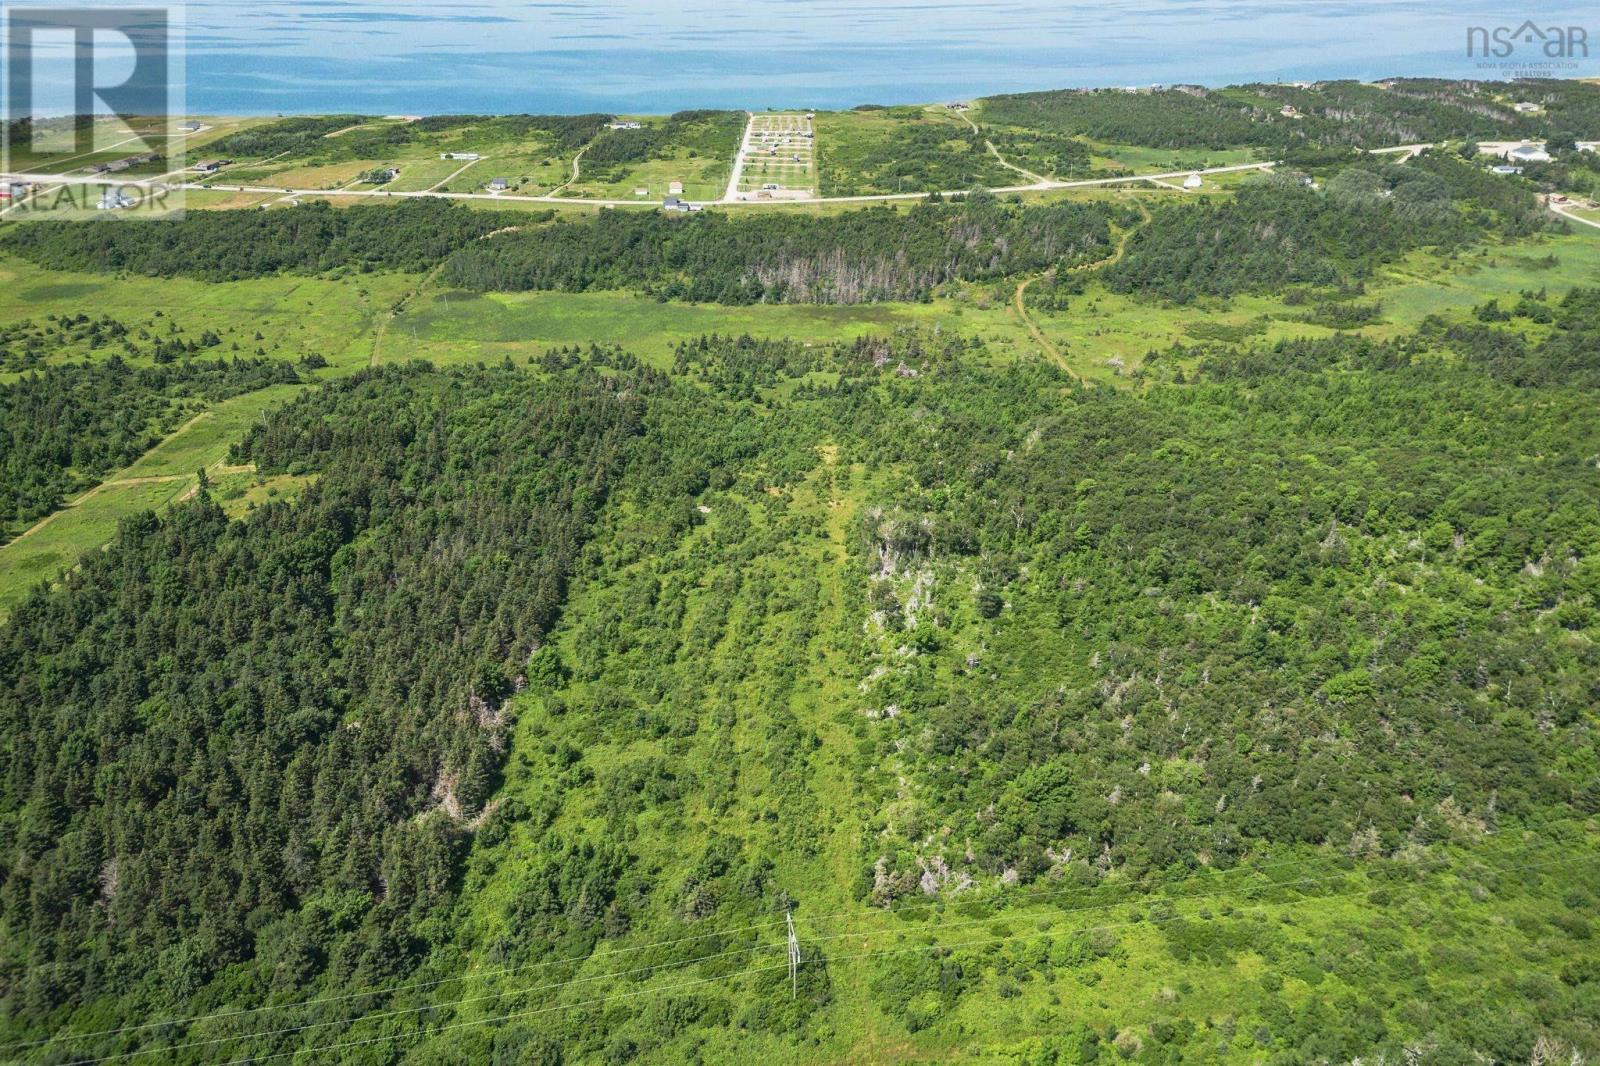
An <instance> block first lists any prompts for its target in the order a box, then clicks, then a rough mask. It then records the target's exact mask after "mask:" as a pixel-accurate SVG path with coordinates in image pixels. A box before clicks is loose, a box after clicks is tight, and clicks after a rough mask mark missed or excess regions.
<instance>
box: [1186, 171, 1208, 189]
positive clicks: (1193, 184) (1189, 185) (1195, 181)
mask: <svg viewBox="0 0 1600 1066" xmlns="http://www.w3.org/2000/svg"><path fill="white" fill-rule="evenodd" d="M1204 184H1205V182H1204V181H1202V180H1200V175H1198V174H1190V175H1189V176H1188V177H1187V178H1184V179H1183V187H1184V188H1185V189H1189V190H1194V189H1198V188H1200V187H1201V186H1202V185H1204Z"/></svg>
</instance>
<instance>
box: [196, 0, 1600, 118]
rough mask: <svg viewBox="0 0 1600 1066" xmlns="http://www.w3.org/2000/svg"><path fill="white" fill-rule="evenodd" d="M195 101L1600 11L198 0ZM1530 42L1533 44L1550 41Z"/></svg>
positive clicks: (1422, 6) (827, 70)
mask: <svg viewBox="0 0 1600 1066" xmlns="http://www.w3.org/2000/svg"><path fill="white" fill-rule="evenodd" d="M185 17H186V21H187V40H188V46H187V47H188V78H187V95H188V108H189V110H190V111H191V112H195V113H240V114H274V113H294V112H330V111H359V112H364V113H379V114H388V113H407V114H412V113H442V112H504V111H532V112H574V111H594V110H598V111H615V112H664V111H671V110H677V109H680V108H686V107H702V106H710V107H748V108H764V107H796V106H809V107H819V108H838V107H849V106H852V105H855V104H860V103H884V104H890V103H902V102H916V101H930V100H944V99H950V98H964V97H970V96H977V95H983V94H988V93H996V92H1010V91H1022V90H1029V89H1044V88H1061V87H1074V86H1126V85H1140V86H1142V85H1149V84H1152V83H1172V82H1199V83H1202V84H1210V85H1217V84H1226V83H1232V82H1243V81H1268V80H1271V81H1275V80H1293V79H1317V78H1335V77H1339V78H1345V77H1349V78H1363V79H1376V78H1381V77H1384V76H1388V75H1437V76H1452V77H1454V76H1473V77H1485V78H1494V77H1504V76H1510V75H1514V74H1517V73H1536V74H1537V73H1549V74H1553V75H1555V76H1561V77H1572V76H1592V75H1595V74H1597V73H1600V65H1597V64H1596V63H1595V62H1592V61H1590V60H1589V59H1587V57H1583V56H1576V57H1573V59H1572V60H1571V61H1570V62H1567V63H1564V64H1556V65H1553V66H1552V67H1551V68H1550V69H1548V70H1545V69H1533V70H1528V69H1518V68H1516V67H1513V66H1512V65H1511V64H1505V63H1499V64H1496V63H1490V64H1487V65H1485V63H1484V61H1483V60H1482V59H1474V58H1471V57H1469V55H1468V52H1467V36H1468V33H1469V30H1470V29H1471V28H1472V27H1474V26H1502V25H1507V24H1511V25H1515V24H1517V23H1520V22H1522V21H1523V20H1525V19H1530V18H1531V19H1533V20H1534V21H1535V22H1537V23H1538V24H1540V25H1559V26H1583V25H1584V24H1585V23H1586V20H1587V21H1592V22H1593V23H1594V24H1595V29H1596V31H1597V32H1596V33H1595V34H1594V35H1593V36H1594V37H1595V48H1596V50H1597V58H1600V16H1596V14H1595V9H1594V7H1593V5H1589V4H1582V5H1580V4H1574V3H1564V2H1556V3H1551V2H1548V0H1542V2H1541V3H1540V4H1539V5H1537V9H1535V8H1534V7H1533V6H1531V5H1525V6H1524V7H1523V8H1522V9H1519V8H1518V6H1517V5H1516V4H1515V3H1513V4H1511V5H1507V4H1505V3H1503V2H1499V0H1465V2H1458V3H1452V4H1448V5H1445V4H1439V3H1436V2H1432V0H1426V2H1425V0H1370V2H1353V0H1346V2H1337V0H1336V2H1327V3H1322V2H1290V0H1222V2H1215V0H1212V2H1200V0H1101V2H1095V3H1082V2H1060V0H964V2H958V0H877V2H872V3H859V2H855V0H739V2H732V0H684V2H682V3H676V4H664V3H652V2H642V0H587V2H585V0H533V2H512V0H484V2H481V3H442V4H441V3H420V2H413V0H251V2H248V3H246V2H243V0H191V2H190V3H188V4H187V7H186V15H185ZM1540 58H1541V57H1539V56H1537V55H1535V54H1534V52H1533V50H1532V48H1531V47H1528V48H1524V49H1522V50H1521V51H1519V53H1518V55H1517V57H1516V61H1517V63H1519V64H1527V63H1528V62H1529V61H1531V60H1532V61H1536V60H1539V59H1540Z"/></svg>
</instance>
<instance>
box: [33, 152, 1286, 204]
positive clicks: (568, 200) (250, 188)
mask: <svg viewBox="0 0 1600 1066" xmlns="http://www.w3.org/2000/svg"><path fill="white" fill-rule="evenodd" d="M1276 165H1277V164H1276V163H1274V162H1265V163H1235V164H1233V165H1232V166H1226V167H1206V168H1204V169H1202V170H1169V171H1163V172H1162V173H1159V174H1129V175H1127V176H1125V177H1118V178H1083V179H1080V180H1078V181H1036V182H1034V183H1032V184H1030V185H1007V186H1004V187H1001V188H998V189H991V190H989V191H990V192H994V193H1014V192H1054V191H1056V190H1059V189H1092V188H1099V187H1103V186H1107V185H1127V184H1130V183H1135V182H1147V181H1161V180H1163V179H1168V178H1187V177H1188V176H1189V175H1190V174H1235V173H1239V172H1241V171H1246V170H1270V169H1271V168H1272V167H1274V166H1276ZM28 177H29V178H30V179H31V180H32V181H35V182H40V181H48V182H60V183H64V184H99V185H129V186H137V187H144V186H150V185H159V184H164V183H162V182H158V181H147V180H138V181H135V180H128V181H117V180H114V179H91V178H89V177H87V176H85V175H81V174H33V175H28ZM176 188H179V189H187V190H191V191H199V190H204V189H211V190H214V191H218V192H245V193H263V194H268V195H271V194H276V195H279V196H325V197H336V196H341V197H342V196H357V197H379V198H394V199H405V198H408V197H418V196H433V197H437V198H439V199H442V200H498V201H501V202H513V203H531V204H564V205H566V206H568V207H584V206H588V207H649V208H654V207H655V206H656V205H655V204H654V203H653V202H648V201H646V202H641V201H639V200H603V199H589V198H581V197H576V196H550V195H544V196H519V195H515V194H511V193H502V194H499V195H496V194H494V193H472V192H385V191H383V190H382V189H291V188H285V187H284V186H281V185H225V184H221V183H217V182H205V183H201V182H190V183H186V184H183V185H178V186H176ZM969 191H970V190H967V189H947V190H944V191H942V192H941V193H940V195H941V196H945V197H951V196H964V195H966V193H967V192H969ZM927 197H928V194H927V193H925V192H898V193H877V194H874V195H869V196H821V197H812V198H811V199H808V200H731V201H724V200H712V201H708V202H705V205H706V206H711V205H714V204H726V205H727V206H738V207H750V206H756V207H773V206H779V205H785V204H787V205H794V204H863V203H886V202H890V201H896V200H899V201H911V200H924V199H926V198H927Z"/></svg>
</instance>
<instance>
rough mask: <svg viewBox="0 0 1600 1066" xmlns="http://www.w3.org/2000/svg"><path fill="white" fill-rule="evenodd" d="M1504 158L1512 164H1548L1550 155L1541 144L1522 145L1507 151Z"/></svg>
mask: <svg viewBox="0 0 1600 1066" xmlns="http://www.w3.org/2000/svg"><path fill="white" fill-rule="evenodd" d="M1506 158H1507V159H1508V160H1510V161H1511V162H1513V163H1548V162H1550V153H1549V152H1547V151H1545V150H1544V145H1542V144H1523V145H1518V146H1517V147H1516V148H1512V149H1510V150H1509V151H1507V152H1506Z"/></svg>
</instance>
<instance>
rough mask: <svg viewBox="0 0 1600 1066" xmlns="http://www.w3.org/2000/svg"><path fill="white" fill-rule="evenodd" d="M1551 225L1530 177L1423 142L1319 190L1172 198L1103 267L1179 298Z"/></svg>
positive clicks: (1300, 278) (1354, 274) (1253, 287)
mask: <svg viewBox="0 0 1600 1066" xmlns="http://www.w3.org/2000/svg"><path fill="white" fill-rule="evenodd" d="M1546 225H1548V222H1547V221H1546V219H1545V218H1544V216H1543V215H1542V213H1541V210H1540V207H1539V203H1538V201H1537V199H1536V197H1535V195H1534V192H1533V190H1532V189H1531V188H1530V187H1528V186H1524V185H1516V184H1511V183H1508V182H1504V181H1499V182H1497V181H1496V180H1495V176H1494V175H1490V174H1486V173H1484V172H1483V171H1482V170H1481V169H1479V168H1478V167H1476V166H1474V165H1473V164H1471V163H1468V162H1466V161H1464V160H1462V159H1460V158H1459V157H1456V156H1452V155H1448V154H1434V153H1429V154H1425V155H1423V156H1422V157H1419V158H1418V159H1416V160H1413V161H1412V162H1410V163H1407V164H1405V165H1392V164H1390V165H1385V164H1382V163H1377V162H1370V163H1367V164H1365V165H1350V166H1347V167H1345V168H1343V169H1341V170H1339V171H1338V172H1337V173H1336V174H1335V175H1334V176H1333V177H1332V178H1330V179H1329V180H1328V182H1327V185H1326V188H1325V189H1323V190H1314V189H1312V188H1310V187H1308V186H1306V185H1304V184H1302V183H1301V181H1300V180H1297V179H1295V178H1294V177H1291V176H1289V175H1273V176H1271V177H1269V178H1265V179H1262V180H1260V181H1258V182H1255V183H1252V184H1248V185H1245V186H1243V187H1241V189H1240V190H1239V192H1238V194H1237V195H1236V196H1234V197H1232V198H1229V199H1226V200H1220V201H1213V202H1211V203H1207V204H1198V205H1197V204H1178V205H1169V206H1167V207H1164V208H1162V209H1161V210H1160V211H1158V212H1157V213H1156V215H1155V217H1154V219H1153V220H1152V221H1151V223H1150V224H1149V225H1147V226H1144V227H1142V228H1141V229H1140V230H1139V231H1138V232H1137V233H1136V234H1134V236H1133V238H1132V239H1131V240H1130V241H1129V243H1128V247H1127V254H1126V255H1124V256H1123V257H1122V259H1121V260H1119V261H1118V262H1116V263H1114V264H1112V265H1111V266H1110V267H1108V268H1107V270H1106V272H1105V278H1106V282H1107V284H1108V285H1110V286H1111V287H1112V289H1113V290H1115V291H1118V292H1126V293H1137V294H1141V295H1159V296H1161V297H1164V298H1167V299H1173V300H1179V301H1187V300H1190V299H1193V298H1194V297H1196V296H1202V295H1221V296H1230V295H1233V294H1235V293H1239V292H1275V291H1281V290H1282V289H1283V288H1284V287H1286V286H1290V285H1296V284H1305V285H1313V286H1335V285H1340V284H1349V283H1352V282H1360V281H1361V280H1363V279H1364V278H1366V277H1368V276H1370V275H1371V273H1372V271H1373V269H1374V268H1375V267H1376V266H1378V265H1379V264H1381V263H1384V262H1389V261H1392V260H1394V259H1397V258H1399V257H1400V256H1402V255H1404V254H1405V253H1407V252H1410V251H1412V250H1414V249H1417V248H1423V247H1433V248H1443V249H1452V248H1459V247H1462V246H1465V245H1467V244H1470V243H1473V242H1475V241H1478V240H1480V239H1482V237H1483V235H1484V234H1485V233H1488V232H1505V233H1513V234H1526V233H1531V232H1534V231H1536V230H1538V229H1540V228H1542V227H1544V226H1546Z"/></svg>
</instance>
